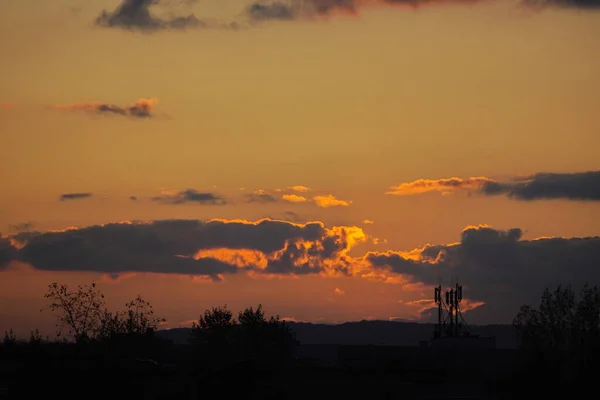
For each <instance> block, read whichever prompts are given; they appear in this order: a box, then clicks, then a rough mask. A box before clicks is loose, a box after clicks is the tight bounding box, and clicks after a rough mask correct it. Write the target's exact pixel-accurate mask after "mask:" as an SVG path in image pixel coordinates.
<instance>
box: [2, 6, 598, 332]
mask: <svg viewBox="0 0 600 400" xmlns="http://www.w3.org/2000/svg"><path fill="white" fill-rule="evenodd" d="M314 1H316V2H317V3H318V1H320V0H314ZM119 3H121V1H120V0H111V1H109V0H99V1H95V2H93V4H91V3H90V2H86V1H81V0H54V1H52V2H47V1H38V0H27V1H24V0H19V1H17V0H7V1H3V2H2V3H0V18H2V23H1V24H0V34H1V35H2V37H4V38H9V39H7V40H3V41H1V42H0V55H1V56H0V68H1V70H2V71H3V73H2V74H0V137H1V139H2V143H3V146H2V148H3V150H4V151H3V154H2V157H1V158H0V179H1V182H2V190H1V191H0V232H1V233H2V239H0V264H2V265H0V271H2V272H0V277H1V279H0V331H1V330H4V329H8V328H10V327H12V328H14V329H15V330H16V331H17V333H20V334H28V332H29V329H32V328H35V327H36V326H39V327H40V328H41V329H42V330H44V331H45V332H51V331H52V319H51V316H49V315H47V314H45V313H43V314H41V315H40V313H39V309H40V308H41V307H43V304H44V303H43V294H44V293H45V288H46V286H47V285H48V284H49V283H51V282H53V281H59V282H64V283H67V284H69V285H76V284H80V283H86V282H91V281H94V280H97V281H98V282H99V285H100V287H101V289H102V290H103V291H104V292H105V293H106V295H107V298H108V299H109V304H110V305H113V306H118V305H121V303H124V302H125V301H127V300H130V299H131V298H133V297H135V295H136V294H137V293H141V294H142V295H143V296H144V297H145V298H147V299H148V300H150V301H151V302H152V303H153V304H154V306H155V308H156V310H157V312H158V313H159V314H161V315H164V316H165V317H166V318H167V319H168V321H169V326H172V327H173V326H179V325H182V324H183V325H185V324H186V323H187V322H186V321H190V320H192V319H194V318H197V317H198V315H199V314H200V313H201V312H202V311H203V310H204V309H206V308H208V307H211V306H213V305H219V304H224V303H227V304H228V305H230V306H231V307H232V308H234V309H236V310H237V309H240V308H242V307H245V306H248V305H252V304H257V303H259V302H262V303H263V304H264V305H265V309H266V312H267V313H273V314H280V315H281V316H282V317H288V318H294V319H297V320H308V321H329V322H332V321H347V320H360V319H365V318H376V319H390V318H409V319H416V320H419V318H421V314H419V313H420V311H421V310H422V309H423V305H422V304H423V303H422V302H421V303H419V302H418V301H419V300H424V299H429V298H430V297H431V294H432V290H431V286H432V285H433V284H436V283H437V281H440V282H441V283H442V284H447V283H448V282H450V280H451V279H455V278H456V276H458V279H460V280H461V282H463V283H464V284H465V287H466V289H465V297H469V293H472V296H471V297H470V298H469V300H471V301H472V302H484V303H486V306H482V307H480V308H479V311H472V314H471V315H472V316H471V317H470V318H471V319H469V317H468V315H469V313H470V312H467V320H468V321H475V322H482V323H483V322H490V321H495V319H494V318H496V319H497V321H499V322H510V319H511V318H512V315H514V314H515V313H516V311H517V310H516V307H517V306H518V304H519V303H520V302H523V301H535V300H536V299H537V297H538V293H540V292H541V290H542V289H543V287H544V285H551V284H554V283H556V282H565V281H569V282H570V281H571V280H572V281H573V283H578V282H580V281H585V280H589V281H592V282H593V281H594V280H596V281H597V280H598V278H600V277H599V276H598V273H597V272H595V271H594V270H593V268H592V266H593V265H595V266H597V265H598V262H597V258H594V257H597V256H600V244H599V241H600V239H593V238H591V239H586V240H584V239H582V240H583V241H582V240H576V239H573V238H588V237H594V236H597V235H598V234H599V231H598V226H600V225H599V222H600V203H599V201H600V194H599V190H600V189H599V187H600V174H598V173H593V172H590V173H589V174H584V173H585V172H589V171H597V170H600V165H598V161H597V159H598V155H597V149H598V147H599V146H600V136H599V135H598V132H599V130H600V114H598V112H597V108H598V107H597V106H598V104H600V90H599V89H600V76H599V75H598V73H597V71H599V70H600V45H599V44H598V41H597V38H598V37H600V14H599V13H598V12H595V11H593V10H584V11H580V10H577V8H576V7H572V8H568V7H567V8H554V7H549V8H548V9H546V10H543V11H533V10H531V9H529V8H527V7H524V6H522V5H521V4H519V3H518V2H511V1H491V0H489V1H485V2H482V3H479V4H475V5H473V6H468V5H465V4H461V2H452V1H448V2H443V3H442V4H438V5H435V6H423V7H419V8H417V9H411V8H409V7H390V6H389V4H385V2H378V4H373V3H376V2H358V3H357V4H359V5H360V7H358V8H357V10H358V11H359V12H358V15H356V16H350V15H347V13H340V12H337V11H336V12H332V13H331V14H328V15H325V16H324V15H321V16H319V18H313V17H314V15H310V16H307V15H306V14H307V13H308V11H306V9H305V11H304V14H293V15H294V16H295V17H294V18H292V19H284V20H268V21H249V20H248V15H249V14H247V13H246V14H244V10H245V7H246V6H247V5H248V4H249V3H250V2H249V1H242V0H232V1H231V2H227V4H224V2H217V1H208V0H207V1H203V2H198V3H195V4H191V5H182V4H179V5H171V6H167V5H165V4H163V5H160V4H159V5H158V6H154V7H151V8H150V9H148V10H149V11H150V12H151V13H152V14H151V15H152V17H151V18H152V20H151V22H152V24H154V25H152V24H150V25H148V21H150V20H144V21H146V25H145V26H146V29H145V31H143V32H140V29H139V27H140V26H141V25H140V23H139V21H140V20H136V21H138V22H137V23H138V25H136V26H133V28H132V29H133V30H132V31H128V30H126V29H122V26H120V25H119V26H117V25H114V26H99V25H97V24H96V25H95V24H94V21H95V20H96V18H97V17H98V16H99V15H100V13H101V12H102V10H106V11H107V12H108V13H109V14H106V15H113V14H110V13H113V12H114V11H115V9H116V7H117V6H118V5H119ZM172 3H173V2H172ZM174 3H177V2H174ZM179 3H182V2H179ZM309 3H310V2H309ZM574 4H575V3H574ZM575 5H576V4H575ZM191 13H193V14H194V15H195V16H196V17H197V19H198V20H199V21H201V23H202V24H203V25H201V26H196V25H194V26H192V25H190V26H189V27H188V29H186V30H180V29H177V28H176V27H175V28H174V26H175V24H176V22H172V21H173V20H172V19H171V20H170V19H169V18H171V17H169V15H181V16H187V15H189V14H191ZM309 17H310V18H309ZM325 17H326V18H325ZM106 21H108V20H106ZM113 21H114V20H113ZM156 21H158V22H156ZM186 21H187V20H186ZM232 22H235V25H232ZM148 26H151V27H152V29H149V28H148ZM232 26H235V27H236V28H237V29H232ZM130 28H131V26H130ZM540 173H555V174H557V175H551V176H546V175H536V174H540ZM452 178H455V179H452ZM421 179H422V180H424V181H419V180H421ZM486 182H487V183H486ZM297 186H303V188H302V187H297ZM73 194H76V195H75V196H72V195H73ZM77 194H79V195H77ZM86 194H89V195H86ZM61 195H67V196H63V197H62V198H61ZM69 195H71V196H69ZM132 197H135V200H133V199H132ZM261 218H270V219H272V220H283V221H288V222H289V224H288V225H286V227H285V229H288V230H289V229H300V228H297V227H298V226H300V225H297V224H304V223H306V222H309V221H320V222H322V224H323V225H322V226H323V228H322V229H324V231H323V232H327V233H322V235H321V236H319V237H318V238H313V239H314V240H313V241H312V242H311V241H310V240H309V241H306V240H305V238H304V239H302V240H300V239H299V238H298V237H291V236H290V237H286V236H285V235H284V236H280V235H282V233H281V232H282V231H280V230H279V229H283V228H282V227H281V226H279V225H277V228H276V229H275V228H272V226H275V225H273V224H271V225H269V224H266V225H265V226H267V227H266V228H264V229H260V230H254V229H255V228H247V227H245V226H242V227H241V228H240V229H243V232H242V233H238V231H233V230H231V231H229V230H227V231H226V232H227V235H230V236H227V238H230V237H235V238H237V239H239V240H240V243H243V244H236V245H237V246H238V247H239V246H242V247H243V248H238V249H237V250H236V251H237V253H236V252H233V253H232V251H231V249H227V248H226V245H227V246H232V244H231V243H233V242H230V241H228V240H229V239H227V240H226V239H225V238H221V239H219V238H215V237H214V236H211V235H214V233H210V234H208V233H207V234H200V233H198V235H200V236H198V238H197V241H194V242H193V243H192V244H187V242H186V246H187V247H186V246H184V247H183V248H184V249H185V250H186V251H187V250H189V252H188V253H186V254H184V255H185V256H189V257H190V258H189V261H190V263H191V264H190V265H193V267H190V268H191V270H190V271H191V272H189V273H187V272H186V273H181V272H177V273H175V272H173V271H171V270H168V268H170V267H169V265H171V264H170V262H171V261H169V260H171V259H172V258H173V257H175V256H177V255H181V254H171V253H168V252H169V251H171V250H172V249H173V248H172V247H169V246H171V244H172V243H171V242H169V240H172V241H175V242H176V240H175V239H167V238H172V236H175V237H180V238H181V239H178V240H182V241H188V239H189V236H186V235H188V234H187V233H186V232H187V231H185V229H184V228H182V226H183V225H180V224H175V225H174V226H173V227H172V228H170V229H172V230H173V231H168V232H167V231H163V227H162V225H161V226H158V225H153V224H152V223H147V224H146V225H148V226H150V228H148V229H149V232H150V233H148V232H147V231H146V230H145V228H144V226H145V225H144V226H142V225H136V224H134V225H133V227H132V229H130V230H129V231H127V232H126V233H124V235H129V236H124V237H123V238H121V236H119V239H118V240H117V239H114V238H115V237H116V236H114V235H115V233H113V231H112V229H113V228H114V227H113V226H108V225H105V224H110V223H115V222H121V221H133V222H135V221H146V222H149V221H157V220H192V221H197V220H199V221H209V220H212V219H223V220H227V221H229V220H234V219H242V220H245V221H248V222H254V221H258V220H259V219H261ZM365 221H367V222H365ZM483 224H487V225H489V226H491V227H492V228H493V229H497V230H499V231H495V230H491V229H487V230H486V229H472V230H470V231H468V232H472V233H469V234H461V232H462V231H463V229H465V227H467V226H474V227H477V226H479V225H483ZM93 225H104V227H99V228H98V230H97V231H93V230H89V229H88V230H86V228H89V227H91V226H93ZM215 226H216V225H215ZM68 227H77V228H78V229H80V231H76V232H79V234H78V236H77V238H80V239H77V240H76V239H75V236H72V235H71V236H67V234H65V233H60V232H54V233H52V232H50V233H49V234H48V235H41V234H40V233H42V232H47V231H53V230H64V229H66V228H68ZM292 227H296V228H292ZM309 227H310V226H309ZM334 227H349V228H348V229H346V230H344V232H346V233H341V232H342V230H341V228H334ZM512 228H519V229H521V230H522V235H520V236H519V235H517V236H514V237H513V236H511V235H510V234H509V233H508V232H510V231H506V230H509V229H512ZM182 229H183V230H182ZM186 229H187V228H186ZM198 229H200V230H202V229H205V228H198ZM206 229H208V228H206ZM224 229H225V228H224ZM227 229H230V228H227ZM232 229H233V228H232ZM236 229H237V228H236ZM303 229H304V228H303ZM306 229H308V228H306ZM311 229H312V228H311ZM336 229H337V230H336ZM24 231H37V232H40V233H38V234H35V235H29V236H26V235H24V234H23V233H19V232H24ZM94 232H96V233H94ZM202 232H203V231H202ZM211 232H212V231H211ZM240 232H241V231H240ZM347 232H354V233H353V234H352V235H350V236H352V237H355V238H360V239H357V240H358V241H357V242H356V243H352V244H350V243H349V241H348V238H347ZM473 232H474V233H473ZM502 232H504V233H502ZM67 233H68V232H67ZM19 235H20V236H19ZM137 235H146V236H139V237H138V236H137ZM147 235H151V236H152V237H154V238H155V240H158V242H160V243H161V245H156V244H155V247H152V245H150V244H148V243H155V242H152V241H150V242H148V241H147V240H149V239H148V236H147ZM178 235H181V236H178ZM203 235H204V236H203ZM206 235H208V236H206ZM461 235H462V236H461ZM98 237H102V238H104V239H102V240H104V241H102V240H101V241H98V240H99V239H98ZM540 237H562V238H565V239H564V240H563V241H557V240H554V241H553V240H546V241H543V240H542V241H532V239H535V238H540ZM156 238H158V239H156ZM275 238H279V241H282V240H283V242H285V243H284V244H281V243H280V244H281V246H280V247H279V248H278V249H276V250H274V251H273V252H259V253H256V251H257V249H258V248H259V247H260V246H259V245H258V244H259V243H260V244H261V245H262V244H264V243H266V242H269V241H272V240H275ZM328 238H330V239H328ZM333 238H335V241H336V242H335V243H337V244H336V246H337V247H336V249H337V250H336V252H335V255H333V256H331V257H329V258H328V257H327V256H325V254H326V253H327V249H328V247H327V246H329V245H330V244H329V242H328V240H334V239H333ZM17 239H19V240H21V242H20V244H19V246H24V247H22V249H21V250H18V249H17V248H16V247H15V246H16V240H17ZM107 240H108V242H107ZM110 240H114V243H113V242H111V241H110ZM153 240H154V239H153ZM195 240H196V239H195ZM286 240H287V242H286ZM311 240H312V239H311ZM461 240H462V242H461ZM46 241H48V243H49V244H44V243H46ZM167 242H168V243H171V244H166V243H167ZM283 242H282V243H283ZM309 242H310V243H309ZM107 243H110V245H111V246H116V247H115V248H112V247H110V250H109V247H107V246H108V244H107ZM136 243H137V244H136ZM236 243H237V242H236ZM307 243H309V244H307ZM311 243H312V244H311ZM332 243H333V242H332ZM457 243H459V244H457ZM59 244H60V246H63V245H64V246H66V247H64V248H62V247H59ZM427 244H432V245H437V246H438V247H439V248H440V249H442V248H443V251H442V253H439V254H443V255H442V256H439V257H441V258H435V257H437V256H438V252H437V250H436V252H435V254H434V255H435V257H434V258H433V259H429V258H427V257H429V255H428V256H427V257H426V256H424V255H423V254H429V253H427V251H426V250H423V247H424V246H425V245H427ZM449 244H455V245H453V246H447V245H449ZM179 245H181V246H183V245H182V244H181V243H179V244H178V246H179ZM144 246H149V247H147V248H146V247H144ZM190 246H191V247H190ZM253 246H254V247H253ZM293 246H298V248H297V250H295V251H294V254H293V255H292V247H293ZM307 246H308V247H307ZM310 246H316V247H314V249H317V248H318V249H319V250H314V251H316V255H313V256H310V257H309V256H308V255H307V254H309V253H310V251H309V247H310ZM177 248H179V247H177ZM294 248H295V247H294ZM92 249H93V250H92ZM215 249H219V250H218V251H217V250H215ZM240 249H241V250H243V251H246V253H243V254H242V253H240V251H241V250H240ZM286 249H287V250H286ZM413 249H419V250H416V251H415V252H413V253H408V252H410V251H411V250H413ZM435 249H438V248H437V247H436V248H435ZM42 250H43V251H42ZM438 250H439V249H438ZM153 251H157V252H160V251H164V252H166V253H164V254H163V253H160V254H158V253H157V254H158V255H157V256H156V257H155V258H152V257H151V255H152V254H154V253H153ZM286 251H288V252H287V253H286ZM389 251H391V252H392V253H390V252H389ZM429 251H433V250H431V249H430V250H429ZM369 252H371V253H369ZM553 252H554V253H553ZM198 253H200V254H204V255H208V256H210V257H211V258H210V259H211V260H217V259H219V260H221V261H222V262H224V263H225V264H227V265H229V266H231V265H234V266H235V268H237V269H235V271H236V272H235V273H219V274H216V275H218V276H219V277H220V278H221V279H222V280H221V281H218V282H217V281H215V280H214V279H213V280H211V278H207V276H208V275H206V274H203V273H202V271H200V270H201V269H202V268H204V266H202V267H197V266H196V265H197V264H196V263H194V258H193V256H197V255H198ZM300 253H302V254H303V255H299V254H300ZM65 254H66V255H65ZM249 254H252V255H249ZM311 254H312V253H311ZM369 254H371V256H369ZM411 254H412V255H411ZM208 256H207V257H208ZM69 257H71V258H69ZM162 257H166V258H164V259H163V258H162ZM169 257H170V258H169ZM244 257H246V258H244ZM290 257H291V258H290ZM303 257H304V258H303ZM307 257H308V258H307ZM444 257H445V258H444ZM241 259H243V260H245V261H244V263H243V265H242V264H240V263H241V261H240V260H241ZM98 260H99V261H98ZM102 260H104V261H105V262H106V265H104V264H102V263H101V261H102ZM162 260H165V263H163V264H161V262H162ZM290 260H291V261H290ZM307 260H310V262H309V261H307ZM407 260H408V261H407ZM96 261H98V262H96ZM155 261H156V262H155ZM159 261H160V262H159ZM211 262H212V261H211ZM302 262H309V264H310V265H311V266H312V267H311V268H312V270H311V272H310V273H306V271H304V272H300V271H301V270H300V269H295V270H294V269H292V270H289V271H288V270H285V273H283V272H282V270H281V268H284V266H285V268H288V267H294V268H300V267H299V265H300V264H301V263H302ZM108 264H110V265H108ZM155 264H156V265H155ZM538 264H539V265H538ZM149 265H152V268H150V267H149ZM173 265H175V264H173ZM177 265H178V264H177ZM182 265H183V264H182ZM185 265H186V267H185V268H188V267H187V265H188V264H187V263H186V264H185ZM211 265H212V264H211ZM219 265H221V264H219ZM267 265H270V267H269V268H275V269H276V268H280V269H277V272H276V273H266V272H265V271H266V270H265V268H266V267H265V266H267ZM307 265H308V264H307ZM342 266H344V268H342ZM111 268H112V269H111ZM114 268H116V269H117V270H115V269H114ZM197 268H200V270H199V269H197ZM211 268H212V267H211ZM244 268H247V269H244ZM269 268H267V270H269ZM452 268H455V269H452ZM165 269H167V270H165ZM105 271H113V272H114V271H116V272H115V273H114V274H113V275H119V274H121V275H123V276H122V278H121V279H116V280H115V279H111V278H108V275H106V273H105ZM132 271H135V274H133V275H132V274H131V272H132ZM177 271H179V270H177ZM186 271H187V270H186ZM198 271H200V272H198ZM228 271H233V270H230V269H228ZM573 271H576V272H573ZM432 274H433V275H432ZM216 275H214V276H213V278H214V277H215V276H216ZM537 276H539V279H538V280H536V279H535V277H537ZM571 277H573V279H571ZM565 283H568V282H565ZM469 291H470V292H469ZM503 291H504V293H516V294H515V296H514V301H512V302H509V303H510V304H505V305H503V304H493V303H494V301H495V300H494V298H493V297H491V295H489V296H487V295H486V293H494V294H495V293H503ZM532 296H533V297H532ZM485 307H488V310H493V315H491V313H492V311H488V312H485V310H486V309H485ZM476 313H478V314H476ZM421 320H423V319H422V318H421Z"/></svg>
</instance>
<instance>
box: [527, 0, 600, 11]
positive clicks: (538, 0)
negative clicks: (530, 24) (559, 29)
mask: <svg viewBox="0 0 600 400" xmlns="http://www.w3.org/2000/svg"><path fill="white" fill-rule="evenodd" d="M523 3H524V4H525V5H528V6H532V7H534V8H545V7H564V8H577V9H582V10H594V9H600V0H523Z"/></svg>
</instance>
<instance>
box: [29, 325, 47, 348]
mask: <svg viewBox="0 0 600 400" xmlns="http://www.w3.org/2000/svg"><path fill="white" fill-rule="evenodd" d="M43 341H44V340H43V339H42V335H41V334H40V331H39V329H37V328H36V329H35V330H34V331H31V334H30V335H29V344H31V345H39V344H42V343H43Z"/></svg>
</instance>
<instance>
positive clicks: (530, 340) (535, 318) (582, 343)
mask: <svg viewBox="0 0 600 400" xmlns="http://www.w3.org/2000/svg"><path fill="white" fill-rule="evenodd" d="M513 325H514V327H515V328H516V329H517V334H518V337H519V339H520V345H521V349H522V350H523V351H524V353H525V354H527V355H528V357H529V362H530V366H531V367H532V368H535V371H536V372H540V373H541V374H543V375H544V376H545V379H546V380H548V379H549V378H550V380H552V379H555V380H556V381H557V382H574V381H576V380H578V379H581V378H582V377H583V376H584V374H585V373H586V372H589V371H591V365H592V360H598V350H599V349H600V288H599V287H598V286H592V287H591V286H589V285H585V286H584V287H583V288H582V289H581V292H580V295H579V298H576V295H575V293H574V292H573V290H572V288H571V287H570V286H562V285H559V286H558V287H557V288H556V289H555V290H554V291H550V290H549V289H546V290H544V292H543V294H542V297H541V302H540V305H539V308H538V309H537V310H536V309H533V308H531V307H530V306H529V305H523V306H522V307H521V310H520V311H519V313H518V314H517V316H516V317H515V318H514V320H513ZM594 365H595V363H594ZM549 374H555V375H549Z"/></svg>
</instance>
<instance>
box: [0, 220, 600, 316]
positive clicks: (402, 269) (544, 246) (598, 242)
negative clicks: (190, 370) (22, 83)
mask: <svg viewBox="0 0 600 400" xmlns="http://www.w3.org/2000/svg"><path fill="white" fill-rule="evenodd" d="M368 238H369V235H367V233H365V231H363V229H362V228H359V227H356V226H333V227H329V228H328V227H326V226H325V225H324V224H323V223H321V222H309V223H305V224H299V223H292V222H288V221H280V220H273V219H261V220H258V221H245V220H223V219H213V220H209V221H197V220H158V221H149V222H121V223H111V224H106V225H97V226H90V227H85V228H69V229H67V230H64V231H51V232H36V231H31V232H18V233H15V234H13V235H9V236H1V237H0V265H1V267H0V269H2V268H6V267H7V266H8V265H10V263H11V262H21V263H26V264H29V265H31V266H32V267H33V268H35V269H38V270H44V271H79V272H82V271H90V272H97V273H104V274H109V275H112V276H115V275H117V276H118V275H120V274H128V273H162V274H183V275H190V276H196V277H199V278H203V279H212V280H213V281H219V280H223V279H226V276H227V275H230V274H242V273H243V274H248V275H250V276H303V275H321V276H325V277H332V276H346V277H354V278H356V279H369V280H375V281H380V282H386V283H390V284H397V285H398V287H399V289H398V290H399V291H403V290H404V291H411V292H415V288H417V289H418V291H422V292H424V293H427V292H428V291H429V289H431V288H432V286H434V285H438V284H442V285H447V284H448V283H450V280H451V279H452V280H456V279H459V280H460V282H461V283H463V284H464V285H465V297H466V298H467V300H466V301H467V302H469V304H471V306H472V307H475V305H480V304H485V305H484V306H480V307H477V308H475V309H473V310H472V311H469V312H470V313H471V315H472V316H477V313H478V312H479V313H480V314H481V315H480V316H479V317H478V318H479V319H480V320H485V318H491V319H492V320H493V321H496V322H498V321H499V320H500V321H505V322H510V320H511V318H512V317H513V316H514V315H515V313H516V311H517V310H518V307H519V306H520V305H521V304H523V303H532V302H533V303H535V302H537V301H538V299H539V295H540V293H541V291H542V290H543V289H544V288H545V287H548V286H549V287H552V286H555V285H557V284H559V283H562V284H573V285H574V286H578V285H582V284H583V283H585V282H592V283H593V282H598V281H600V268H598V265H599V262H600V237H588V238H560V237H555V238H541V239H532V240H524V239H523V238H522V230H521V229H519V228H513V229H505V230H500V229H494V228H492V227H489V226H485V225H482V226H472V227H467V228H465V229H464V230H463V232H462V233H461V235H460V241H459V242H457V243H451V244H428V245H425V246H423V247H421V248H417V249H413V250H407V251H397V250H388V251H383V252H374V251H371V252H367V253H364V254H363V255H360V254H358V255H350V252H351V251H352V250H353V249H356V246H357V245H358V244H361V243H365V242H366V241H367V240H368ZM274 282H276V281H274ZM274 284H276V283H274ZM426 300H430V299H429V298H428V297H426V298H424V299H423V302H425V301H426ZM415 304H416V303H415ZM426 308H427V307H424V308H423V310H426ZM486 310H487V311H486ZM484 312H485V313H488V314H484ZM490 322H491V321H490Z"/></svg>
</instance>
